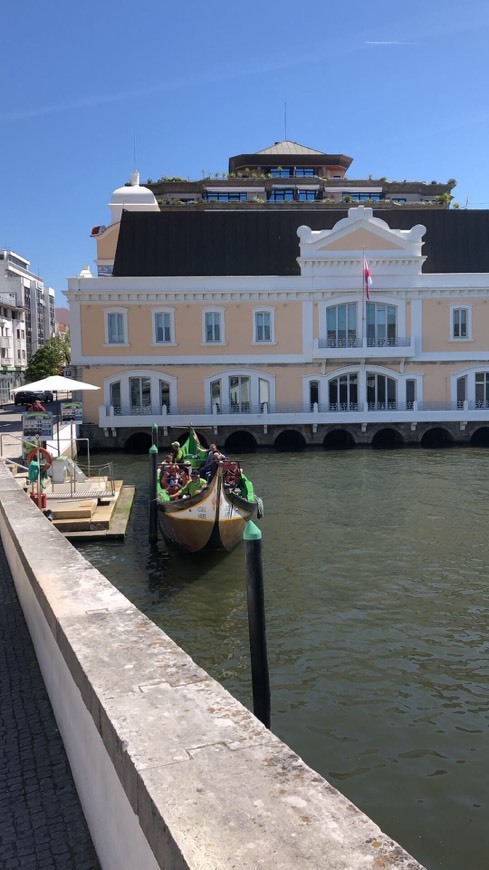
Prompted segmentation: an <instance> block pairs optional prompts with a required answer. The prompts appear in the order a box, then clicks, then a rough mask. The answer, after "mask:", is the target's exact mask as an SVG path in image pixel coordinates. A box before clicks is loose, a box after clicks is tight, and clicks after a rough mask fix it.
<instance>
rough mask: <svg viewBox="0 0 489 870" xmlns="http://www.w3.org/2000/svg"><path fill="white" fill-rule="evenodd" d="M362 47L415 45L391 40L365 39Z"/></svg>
mask: <svg viewBox="0 0 489 870" xmlns="http://www.w3.org/2000/svg"><path fill="white" fill-rule="evenodd" d="M364 45H415V43H414V42H396V41H395V40H393V39H383V40H380V39H375V40H374V39H366V40H365V43H364Z"/></svg>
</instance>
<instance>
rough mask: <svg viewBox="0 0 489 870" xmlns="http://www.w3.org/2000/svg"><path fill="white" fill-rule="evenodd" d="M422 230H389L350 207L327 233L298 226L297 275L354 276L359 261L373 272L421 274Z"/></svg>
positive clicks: (369, 212) (369, 213)
mask: <svg viewBox="0 0 489 870" xmlns="http://www.w3.org/2000/svg"><path fill="white" fill-rule="evenodd" d="M425 232H426V227H424V226H422V224H417V225H416V226H414V227H412V228H411V229H410V230H398V229H391V227H390V226H389V224H388V223H387V222H386V221H385V220H381V219H380V218H377V217H374V216H373V210H372V209H371V208H366V207H365V206H358V208H351V209H349V211H348V217H346V218H342V219H341V220H339V221H338V223H337V224H335V226H334V227H333V228H332V229H331V230H311V229H310V227H306V226H301V227H299V229H298V230H297V235H298V236H299V239H300V257H299V258H298V262H299V265H300V267H301V273H302V274H303V275H306V274H316V273H324V272H325V271H327V273H328V274H329V275H331V276H333V275H334V274H335V273H338V272H341V275H342V276H345V275H347V274H351V275H352V276H353V275H356V274H358V271H359V270H361V269H362V267H363V258H364V257H366V258H367V259H368V261H369V265H370V268H371V269H374V271H375V272H377V273H383V274H385V275H387V274H390V275H392V274H399V273H402V272H404V273H405V272H409V274H410V275H412V274H413V273H416V274H419V273H421V269H422V265H423V262H424V260H425V258H424V257H423V255H422V245H423V241H422V239H423V235H424V234H425Z"/></svg>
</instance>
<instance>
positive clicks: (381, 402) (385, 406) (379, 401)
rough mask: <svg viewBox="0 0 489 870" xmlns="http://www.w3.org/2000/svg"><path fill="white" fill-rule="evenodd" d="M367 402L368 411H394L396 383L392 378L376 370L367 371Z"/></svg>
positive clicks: (395, 405)
mask: <svg viewBox="0 0 489 870" xmlns="http://www.w3.org/2000/svg"><path fill="white" fill-rule="evenodd" d="M367 403H368V409H369V411H384V410H392V411H395V410H396V407H397V383H396V381H395V380H394V378H389V377H387V376H386V375H381V374H378V373H377V372H367Z"/></svg>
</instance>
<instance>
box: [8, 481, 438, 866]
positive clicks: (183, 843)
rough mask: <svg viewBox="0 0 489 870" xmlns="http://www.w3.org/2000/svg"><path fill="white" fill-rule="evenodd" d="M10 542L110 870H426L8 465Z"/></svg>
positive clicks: (104, 861) (57, 710)
mask: <svg viewBox="0 0 489 870" xmlns="http://www.w3.org/2000/svg"><path fill="white" fill-rule="evenodd" d="M0 534H1V537H2V541H3V545H4V548H5V552H6V555H7V559H8V561H9V564H10V567H11V570H12V575H13V577H14V579H15V584H16V588H17V592H18V595H19V599H20V601H21V604H22V607H23V610H24V614H25V616H26V620H27V623H28V625H29V629H30V632H31V635H32V638H33V642H34V646H35V649H36V653H37V656H38V659H39V664H40V667H41V670H42V673H43V677H44V680H45V683H46V687H47V689H48V692H49V695H50V698H51V703H52V706H53V709H54V713H55V716H56V719H57V722H58V725H59V728H60V732H61V734H62V736H63V740H64V743H65V746H66V751H67V753H68V757H69V759H70V764H71V767H72V770H73V775H74V778H75V782H76V784H77V789H78V791H79V795H80V800H81V802H82V806H83V809H84V812H85V815H86V818H87V822H88V825H89V827H90V831H91V834H92V838H93V841H94V844H95V848H96V849H97V852H98V855H99V858H100V861H101V864H102V866H103V867H104V868H111V870H112V868H113V870H121V868H126V867H127V868H133V867H134V868H138V870H146V868H148V870H150V868H156V867H161V868H174V870H179V868H190V870H230V868H239V870H256V868H257V867H263V868H273V870H291V868H294V867H297V868H301V870H302V868H311V870H318V868H321V870H370V868H372V870H374V868H376V870H378V868H387V867H388V868H394V867H396V868H403V870H419V868H420V867H421V865H420V864H418V863H417V862H416V861H415V860H414V859H413V858H411V857H410V856H409V855H408V854H407V853H406V852H405V851H404V850H403V849H401V847H400V846H398V845H397V844H396V843H395V842H394V841H392V840H391V839H389V838H388V837H387V836H385V835H384V834H383V833H382V832H381V831H380V829H379V828H378V827H377V825H375V824H374V823H373V822H372V821H371V820H370V819H368V818H367V817H366V816H365V815H364V814H363V813H361V812H360V811H359V810H358V809H357V808H356V807H355V806H353V804H351V803H350V802H349V801H348V800H347V799H346V798H345V797H343V796H342V795H341V794H340V793H339V792H338V791H337V790H336V789H334V788H333V787H332V786H330V785H329V784H328V783H327V782H326V781H325V780H324V779H322V778H321V777H320V776H319V775H318V774H317V773H315V772H314V771H313V770H311V769H310V768H309V767H307V765H305V764H304V762H303V761H302V760H301V759H300V758H299V757H298V756H297V755H295V754H294V753H293V752H292V751H291V750H290V749H289V748H288V747H287V746H286V745H285V744H283V743H281V741H280V740H278V739H277V738H276V737H274V735H273V734H271V732H269V731H267V729H266V728H264V727H263V726H262V725H261V723H260V722H258V720H257V719H256V718H255V717H254V716H253V715H252V713H250V712H249V711H248V710H246V709H245V708H244V707H243V706H242V705H241V704H239V703H238V702H237V701H236V700H235V699H234V698H232V696H231V695H230V694H229V693H228V692H226V690H225V689H224V688H223V687H222V686H220V685H219V684H218V683H216V682H215V681H214V680H213V679H212V678H211V677H209V675H208V674H207V673H206V672H205V671H203V670H202V669H201V668H199V667H198V666H197V665H196V664H195V663H194V662H193V661H192V659H190V657H189V656H187V655H186V653H184V652H183V650H181V649H180V648H179V647H178V646H177V645H176V644H175V643H174V642H173V641H172V640H171V639H170V638H169V637H168V636H167V635H165V634H164V633H163V632H162V631H160V629H158V628H157V627H156V626H155V625H154V624H153V623H152V622H151V621H150V620H148V619H147V618H146V617H145V616H144V615H143V614H141V613H140V612H139V611H138V610H137V608H135V607H134V606H133V605H132V604H131V603H130V602H129V601H128V600H127V599H126V598H125V597H124V596H123V595H121V593H120V592H118V591H117V590H116V589H115V588H114V587H113V586H112V585H111V584H110V583H109V582H108V581H107V580H106V578H104V577H103V576H102V575H101V574H100V573H99V572H98V571H97V570H96V569H95V568H93V567H92V566H91V565H90V564H89V563H88V562H86V560H85V559H84V558H83V557H82V556H81V555H80V554H79V553H78V552H77V551H76V550H75V549H74V548H73V547H72V546H71V544H69V543H68V542H67V541H66V540H65V539H64V538H63V536H62V535H61V534H60V533H59V532H58V531H57V530H56V529H55V528H53V526H52V525H51V524H50V523H49V522H48V521H47V520H46V519H45V518H44V517H43V515H42V513H41V512H40V511H39V510H38V509H37V508H36V507H35V506H34V505H33V504H32V502H31V501H30V500H29V498H28V497H27V496H26V495H25V493H23V492H22V491H21V490H20V489H19V487H18V484H17V483H16V482H15V481H14V479H13V478H12V475H11V474H10V473H9V472H8V471H7V470H6V469H5V467H4V466H3V464H1V465H0Z"/></svg>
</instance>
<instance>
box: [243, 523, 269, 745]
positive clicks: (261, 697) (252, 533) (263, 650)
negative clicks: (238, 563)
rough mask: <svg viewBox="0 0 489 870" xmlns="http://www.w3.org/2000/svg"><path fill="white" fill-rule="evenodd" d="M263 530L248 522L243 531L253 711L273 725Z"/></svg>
mask: <svg viewBox="0 0 489 870" xmlns="http://www.w3.org/2000/svg"><path fill="white" fill-rule="evenodd" d="M261 537H262V535H261V531H260V529H259V528H258V526H256V525H255V524H254V523H253V522H251V521H249V522H247V523H246V528H245V530H244V533H243V540H244V548H245V571H246V594H247V600H248V627H249V634H250V653H251V682H252V687H253V712H254V714H255V716H256V718H257V719H259V720H260V722H263V724H264V725H265V726H266V727H267V728H270V727H271V713H270V676H269V672H268V659H267V638H266V629H265V596H264V591H263V565H262V558H261Z"/></svg>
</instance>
